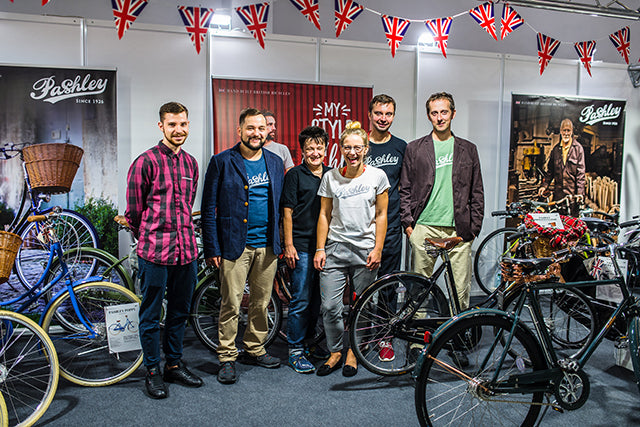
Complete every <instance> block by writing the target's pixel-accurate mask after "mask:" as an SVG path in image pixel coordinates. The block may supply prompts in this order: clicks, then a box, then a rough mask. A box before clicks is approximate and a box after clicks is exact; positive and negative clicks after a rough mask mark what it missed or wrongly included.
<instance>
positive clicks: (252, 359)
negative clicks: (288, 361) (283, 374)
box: [240, 353, 280, 369]
mask: <svg viewBox="0 0 640 427" xmlns="http://www.w3.org/2000/svg"><path fill="white" fill-rule="evenodd" d="M240 363H244V364H245V365H258V366H262V367H263V368H269V369H275V368H279V367H280V359H278V358H277V357H274V356H271V355H270V354H269V353H265V354H263V355H261V356H252V355H250V354H245V355H243V356H242V357H241V358H240Z"/></svg>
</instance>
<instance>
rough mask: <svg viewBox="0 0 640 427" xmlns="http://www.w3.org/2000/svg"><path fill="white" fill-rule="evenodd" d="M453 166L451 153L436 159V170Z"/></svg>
mask: <svg viewBox="0 0 640 427" xmlns="http://www.w3.org/2000/svg"><path fill="white" fill-rule="evenodd" d="M451 165H453V153H451V154H447V155H445V156H440V157H438V158H437V159H436V169H439V168H443V167H445V166H451Z"/></svg>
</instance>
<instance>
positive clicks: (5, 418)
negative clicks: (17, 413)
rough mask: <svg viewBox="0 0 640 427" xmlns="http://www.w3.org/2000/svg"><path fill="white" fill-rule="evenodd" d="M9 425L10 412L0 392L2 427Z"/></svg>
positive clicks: (0, 422)
mask: <svg viewBox="0 0 640 427" xmlns="http://www.w3.org/2000/svg"><path fill="white" fill-rule="evenodd" d="M8 425H9V411H7V402H5V401H4V396H3V395H2V392H0V426H2V427H7V426H8Z"/></svg>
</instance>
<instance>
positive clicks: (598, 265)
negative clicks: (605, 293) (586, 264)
mask: <svg viewBox="0 0 640 427" xmlns="http://www.w3.org/2000/svg"><path fill="white" fill-rule="evenodd" d="M603 267H604V263H603V262H602V259H601V258H600V257H598V258H596V259H595V260H594V261H593V265H592V266H591V276H592V277H593V278H594V279H596V280H599V279H600V276H602V273H603V271H602V268H603Z"/></svg>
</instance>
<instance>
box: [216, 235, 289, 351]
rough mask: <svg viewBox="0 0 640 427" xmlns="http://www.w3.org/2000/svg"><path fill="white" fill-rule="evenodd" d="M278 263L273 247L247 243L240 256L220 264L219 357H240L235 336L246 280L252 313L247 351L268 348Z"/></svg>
mask: <svg viewBox="0 0 640 427" xmlns="http://www.w3.org/2000/svg"><path fill="white" fill-rule="evenodd" d="M277 266H278V257H277V256H276V255H275V254H274V253H273V249H272V248H270V247H268V248H252V247H250V246H247V247H246V248H245V249H244V252H242V255H240V258H238V259H236V260H233V261H229V260H226V259H224V258H223V259H222V262H221V263H220V294H221V296H222V302H221V304H220V319H219V321H218V336H219V339H220V345H219V346H218V360H219V361H220V362H221V363H222V362H229V361H233V360H236V359H237V358H238V349H237V348H236V336H237V334H238V317H239V311H240V303H241V302H242V295H243V294H244V288H245V284H246V283H247V281H248V282H249V313H248V316H249V318H248V322H247V329H246V330H245V332H244V336H243V342H244V348H245V351H246V352H247V353H248V354H250V355H252V356H261V355H263V354H264V353H265V352H266V351H265V349H264V341H265V339H266V338H267V334H268V332H269V324H268V321H267V306H268V305H269V300H270V299H271V291H272V290H273V278H274V277H275V274H276V268H277Z"/></svg>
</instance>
